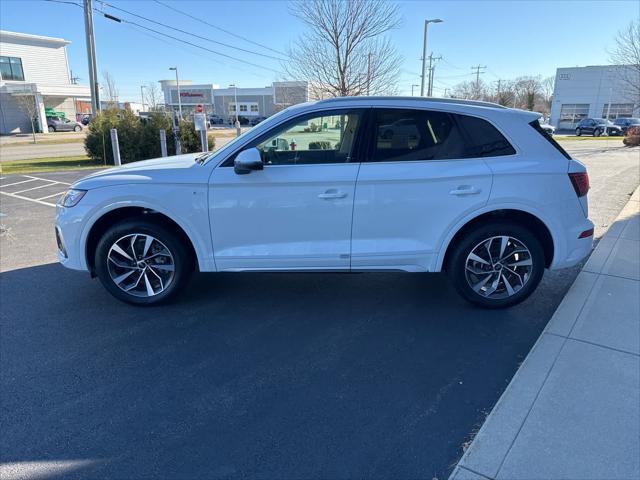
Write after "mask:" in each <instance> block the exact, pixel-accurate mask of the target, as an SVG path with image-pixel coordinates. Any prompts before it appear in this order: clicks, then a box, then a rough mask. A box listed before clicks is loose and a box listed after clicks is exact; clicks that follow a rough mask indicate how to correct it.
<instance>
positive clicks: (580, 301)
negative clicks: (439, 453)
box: [449, 187, 640, 480]
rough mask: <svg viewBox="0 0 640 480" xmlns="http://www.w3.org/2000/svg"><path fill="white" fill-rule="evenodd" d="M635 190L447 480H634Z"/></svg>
mask: <svg viewBox="0 0 640 480" xmlns="http://www.w3.org/2000/svg"><path fill="white" fill-rule="evenodd" d="M639 212H640V187H638V188H637V189H636V190H635V192H634V194H633V195H632V197H631V199H630V200H629V202H628V203H627V205H626V206H625V207H624V208H623V210H622V211H621V212H620V214H619V215H618V217H617V219H616V221H615V222H614V224H613V225H611V227H610V228H609V230H608V231H607V233H606V234H605V235H604V236H603V238H602V239H601V240H600V242H599V244H598V246H597V247H596V249H595V250H594V251H593V253H592V255H591V257H590V258H589V260H588V261H587V263H586V264H585V266H584V267H583V269H582V271H581V272H580V274H579V275H578V277H577V278H576V280H575V282H574V284H573V285H572V286H571V288H570V290H569V292H568V293H567V295H566V296H565V298H564V299H563V301H562V303H561V304H560V306H559V307H558V309H557V310H556V312H555V313H554V315H553V317H552V318H551V320H550V321H549V323H548V325H547V326H546V328H545V330H544V331H543V333H542V335H541V336H540V338H539V339H538V341H537V342H536V344H535V345H534V347H533V348H532V350H531V352H530V353H529V355H528V356H527V358H526V359H525V361H524V362H523V364H522V365H521V367H520V368H519V369H518V371H517V372H516V374H515V375H514V377H513V379H512V380H511V382H510V383H509V385H508V387H507V389H506V390H505V392H504V393H503V394H502V396H501V397H500V399H499V400H498V402H497V404H496V406H495V407H494V408H493V410H492V411H491V413H490V414H489V416H488V417H487V419H486V421H485V423H484V424H483V426H482V427H481V429H480V431H479V432H478V434H477V435H476V437H475V439H474V440H473V442H472V443H471V446H470V447H469V448H468V449H467V450H466V452H465V453H464V455H463V456H462V458H461V459H460V461H459V462H458V465H457V466H456V468H455V469H454V471H453V472H452V474H451V476H450V477H449V480H480V479H484V480H486V479H489V480H494V479H495V480H497V479H510V480H511V479H522V480H524V479H532V478H535V479H540V480H541V479H554V480H555V479H560V478H565V479H584V478H591V479H605V478H606V479H614V478H615V479H627V478H628V479H637V478H640V413H638V408H637V406H638V404H640V320H638V319H639V318H640V300H639V297H640V295H639V293H640V214H639Z"/></svg>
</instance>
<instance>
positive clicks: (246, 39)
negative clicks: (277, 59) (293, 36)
mask: <svg viewBox="0 0 640 480" xmlns="http://www.w3.org/2000/svg"><path fill="white" fill-rule="evenodd" d="M154 1H155V2H156V3H157V4H159V5H162V6H163V7H165V8H168V9H170V10H173V11H174V12H178V13H180V14H182V15H184V16H185V17H189V18H191V19H193V20H196V21H198V22H200V23H203V24H205V25H208V26H210V27H211V28H215V29H216V30H220V31H221V32H224V33H226V34H228V35H232V36H234V37H236V38H239V39H241V40H244V41H245V42H249V43H252V44H254V45H256V46H258V47H262V48H265V49H267V50H271V51H272V52H274V53H277V54H279V55H287V54H286V53H284V52H281V51H280V50H276V49H275V48H271V47H267V46H266V45H263V44H262V43H258V42H255V41H253V40H251V39H249V38H246V37H243V36H242V35H238V34H237V33H234V32H231V31H229V30H226V29H224V28H222V27H218V26H217V25H213V24H211V23H209V22H207V21H205V20H202V19H201V18H198V17H195V16H193V15H190V14H188V13H186V12H183V11H181V10H178V9H177V8H174V7H172V6H171V5H167V4H166V3H164V2H161V1H159V0H154Z"/></svg>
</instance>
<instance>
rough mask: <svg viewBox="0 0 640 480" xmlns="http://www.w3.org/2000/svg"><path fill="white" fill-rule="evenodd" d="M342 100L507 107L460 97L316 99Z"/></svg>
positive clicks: (328, 101) (324, 101) (320, 101)
mask: <svg viewBox="0 0 640 480" xmlns="http://www.w3.org/2000/svg"><path fill="white" fill-rule="evenodd" d="M344 100H354V101H355V100H362V101H364V100H413V101H418V102H419V101H424V102H430V103H453V104H457V105H476V106H479V107H492V108H504V109H506V108H508V107H505V106H503V105H500V104H498V103H492V102H483V101H481V100H464V99H461V98H434V97H409V96H393V95H390V96H359V97H333V98H325V99H324V100H318V103H332V102H339V101H344Z"/></svg>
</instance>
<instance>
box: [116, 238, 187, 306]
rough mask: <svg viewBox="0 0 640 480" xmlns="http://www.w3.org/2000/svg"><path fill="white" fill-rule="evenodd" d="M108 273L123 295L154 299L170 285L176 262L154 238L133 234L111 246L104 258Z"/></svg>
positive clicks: (169, 252) (167, 250) (166, 249)
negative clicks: (105, 258) (124, 293)
mask: <svg viewBox="0 0 640 480" xmlns="http://www.w3.org/2000/svg"><path fill="white" fill-rule="evenodd" d="M107 269H108V271H109V276H110V277H111V280H112V281H113V283H114V284H116V285H117V286H118V288H120V289H121V290H122V291H124V292H126V293H128V294H129V295H133V296H135V297H153V296H155V295H159V294H160V293H162V292H164V291H165V290H166V289H167V288H168V287H169V285H171V282H172V281H173V278H174V272H175V261H174V259H173V255H172V254H171V251H169V249H168V248H167V247H166V246H165V245H164V243H162V242H161V241H160V240H158V239H157V238H155V237H153V236H151V235H148V234H143V233H132V234H129V235H125V236H124V237H121V238H119V239H118V240H116V241H115V242H114V243H113V245H112V246H111V248H110V249H109V253H108V254H107Z"/></svg>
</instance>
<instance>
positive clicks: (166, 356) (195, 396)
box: [0, 264, 573, 478]
mask: <svg viewBox="0 0 640 480" xmlns="http://www.w3.org/2000/svg"><path fill="white" fill-rule="evenodd" d="M572 280H573V275H572V274H570V273H568V274H567V277H566V279H565V280H564V281H560V282H558V281H557V279H556V280H554V282H551V283H547V284H546V285H545V284H544V283H543V285H541V287H540V289H539V291H538V293H536V294H535V295H534V296H533V297H532V298H531V299H530V300H529V301H527V302H525V303H524V304H522V305H520V306H518V307H515V308H512V309H509V310H502V311H484V310H478V309H477V308H475V307H472V306H470V305H467V304H466V303H464V302H463V301H462V300H460V299H459V298H458V296H457V295H456V294H455V292H454V291H453V289H452V288H451V287H450V286H449V283H448V282H447V281H446V278H445V277H444V276H443V275H440V274H437V275H436V274H433V275H420V274H414V275H407V274H351V275H344V274H199V275H197V276H195V277H194V279H193V281H192V282H191V284H190V286H189V288H188V291H187V292H186V293H185V294H184V295H183V296H181V297H180V298H179V300H178V301H177V302H176V303H174V304H171V305H167V306H163V307H155V308H136V307H131V306H127V305H125V304H122V303H119V302H117V301H116V300H114V299H113V298H111V297H110V296H109V295H108V294H107V293H106V292H105V291H104V290H103V289H102V287H101V285H100V284H99V282H98V281H97V280H93V281H92V280H90V279H89V277H88V275H87V274H84V273H78V272H72V271H68V270H65V269H64V268H62V267H61V266H60V265H57V264H49V265H40V266H36V267H32V268H26V269H21V270H14V271H9V272H5V273H2V274H0V292H1V293H0V301H1V302H2V303H1V308H2V325H1V328H2V337H1V339H0V346H1V351H2V356H1V358H0V375H1V383H2V385H1V391H2V397H3V398H2V425H3V434H2V435H1V436H0V447H1V448H0V451H1V452H2V453H1V454H2V459H1V461H2V462H3V463H4V462H10V463H13V462H35V461H40V462H47V461H55V460H59V459H77V460H79V461H82V460H83V459H86V460H96V462H95V463H91V462H86V464H82V467H81V468H77V469H72V470H69V471H68V472H67V474H66V475H65V476H66V477H75V476H77V477H84V478H86V477H92V478H98V477H102V478H104V477H114V478H141V477H153V478H205V477H206V478H238V477H251V478H294V477H295V478H337V477H340V478H354V477H360V478H362V477H367V478H392V477H393V478H409V477H411V478H416V477H423V478H424V477H428V478H431V476H438V477H439V478H442V477H444V476H446V475H447V474H448V473H449V472H450V469H451V468H452V467H453V465H454V464H455V462H456V460H457V458H458V456H459V455H460V454H461V453H462V451H461V444H462V442H464V441H465V440H467V439H468V435H469V432H470V431H471V430H472V429H473V428H474V427H475V426H477V425H478V424H479V423H481V422H482V420H483V418H484V415H485V414H486V413H488V411H489V410H490V409H491V408H492V407H493V404H494V403H495V401H496V400H497V399H498V397H499V396H500V394H501V392H502V391H503V389H504V388H505V387H506V385H507V383H508V381H509V380H510V378H511V376H512V375H513V373H514V372H515V370H516V369H517V366H518V364H519V362H520V361H521V360H522V359H523V358H524V357H525V356H526V354H527V353H528V351H529V348H530V347H531V345H532V344H533V342H535V340H536V339H537V337H538V335H539V333H540V332H541V330H542V329H543V328H544V326H545V324H546V322H547V320H548V319H549V316H550V314H551V313H552V312H553V310H554V309H555V306H556V305H557V303H558V302H559V301H560V300H561V298H562V295H563V294H564V291H566V288H568V286H569V283H570V282H571V281H572ZM554 302H555V303H554ZM549 310H550V312H549ZM50 473H51V474H55V472H54V471H53V470H52V471H51V472H50Z"/></svg>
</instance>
